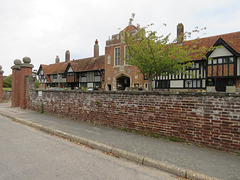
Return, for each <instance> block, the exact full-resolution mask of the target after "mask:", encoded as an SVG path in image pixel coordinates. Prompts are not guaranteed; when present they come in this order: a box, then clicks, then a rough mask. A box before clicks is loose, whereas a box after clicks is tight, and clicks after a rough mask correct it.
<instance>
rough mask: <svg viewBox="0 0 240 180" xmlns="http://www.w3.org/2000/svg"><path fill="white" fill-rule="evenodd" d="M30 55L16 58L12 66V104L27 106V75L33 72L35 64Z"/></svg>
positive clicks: (14, 105)
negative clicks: (20, 58)
mask: <svg viewBox="0 0 240 180" xmlns="http://www.w3.org/2000/svg"><path fill="white" fill-rule="evenodd" d="M30 62H31V59H30V58H29V57H24V58H23V64H22V62H21V60H19V59H16V60H15V61H14V66H12V106H13V107H21V108H26V103H27V102H26V87H27V86H26V81H25V77H26V76H28V75H31V74H32V68H33V65H31V64H30Z"/></svg>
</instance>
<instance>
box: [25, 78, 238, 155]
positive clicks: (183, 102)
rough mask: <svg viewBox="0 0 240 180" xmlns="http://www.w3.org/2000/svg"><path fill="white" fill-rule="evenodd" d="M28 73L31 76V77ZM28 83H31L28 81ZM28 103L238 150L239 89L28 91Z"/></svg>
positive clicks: (63, 113)
mask: <svg viewBox="0 0 240 180" xmlns="http://www.w3.org/2000/svg"><path fill="white" fill-rule="evenodd" d="M28 78H29V77H28ZM28 85H29V84H28ZM27 98H28V104H27V108H29V109H33V110H37V111H41V104H42V103H43V104H44V112H46V113H51V114H56V115H60V116H62V117H70V118H73V119H76V120H80V121H88V122H92V123H95V124H99V125H104V126H109V127H114V128H118V127H120V128H125V129H129V130H135V131H140V132H145V133H155V134H159V135H161V136H167V137H175V138H178V139H181V140H183V141H187V142H190V143H196V144H201V145H204V146H208V147H213V148H217V149H221V150H230V151H235V152H240V94H236V93H234V94H229V93H173V92H171V93H170V92H168V93H165V92H80V91H79V92H75V91H43V92H42V96H38V92H37V91H35V90H34V89H33V88H31V90H29V91H28V93H27Z"/></svg>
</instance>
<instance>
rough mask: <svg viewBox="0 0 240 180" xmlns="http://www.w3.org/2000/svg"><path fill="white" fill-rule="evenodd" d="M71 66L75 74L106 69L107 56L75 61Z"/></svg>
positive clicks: (71, 62)
mask: <svg viewBox="0 0 240 180" xmlns="http://www.w3.org/2000/svg"><path fill="white" fill-rule="evenodd" d="M70 64H71V67H72V68H73V70H74V71H75V72H80V71H92V70H99V69H104V68H105V56H104V55H103V56H98V57H91V58H85V59H78V60H73V61H70Z"/></svg>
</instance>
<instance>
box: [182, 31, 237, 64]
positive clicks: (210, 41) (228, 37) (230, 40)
mask: <svg viewBox="0 0 240 180" xmlns="http://www.w3.org/2000/svg"><path fill="white" fill-rule="evenodd" d="M219 38H222V39H223V40H224V41H225V42H226V43H227V44H228V45H229V46H231V47H232V48H233V49H234V50H235V51H236V52H237V53H239V54H240V31H239V32H234V33H228V34H222V35H217V36H210V37H206V38H199V39H197V40H196V41H197V43H196V44H195V45H196V46H197V48H198V47H203V46H204V47H206V48H207V49H210V48H211V47H212V46H213V45H214V44H215V43H216V42H217V40H218V39H219ZM193 45H194V40H191V41H184V42H183V46H189V47H191V46H193ZM207 52H208V51H206V52H203V53H201V54H197V55H196V54H195V56H194V57H192V59H193V60H196V59H201V58H202V57H203V56H205V55H206V54H207Z"/></svg>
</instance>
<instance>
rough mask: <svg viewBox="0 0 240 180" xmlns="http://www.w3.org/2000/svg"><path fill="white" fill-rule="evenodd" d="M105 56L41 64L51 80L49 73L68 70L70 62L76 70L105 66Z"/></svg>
mask: <svg viewBox="0 0 240 180" xmlns="http://www.w3.org/2000/svg"><path fill="white" fill-rule="evenodd" d="M104 61H105V56H104V55H103V56H98V57H91V58H85V59H78V60H72V61H69V62H61V63H56V64H50V65H44V64H41V66H40V67H42V69H43V71H44V73H45V75H46V76H47V79H48V81H49V82H51V80H50V78H49V76H48V75H50V74H62V73H64V72H65V71H66V68H67V66H68V64H69V63H70V65H71V67H72V68H73V71H74V72H80V71H92V70H98V69H104V68H105V64H104Z"/></svg>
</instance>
